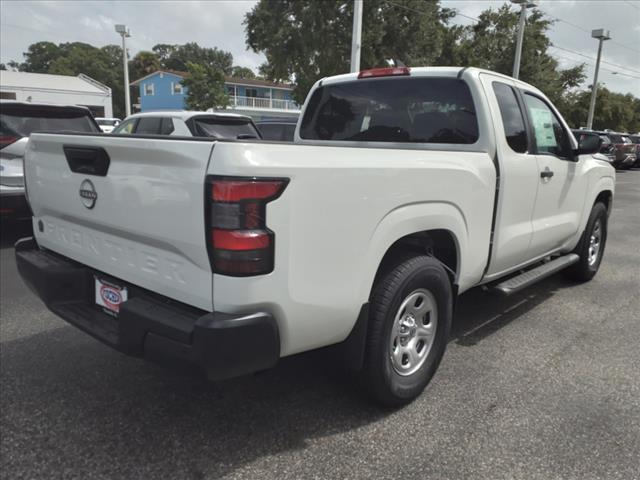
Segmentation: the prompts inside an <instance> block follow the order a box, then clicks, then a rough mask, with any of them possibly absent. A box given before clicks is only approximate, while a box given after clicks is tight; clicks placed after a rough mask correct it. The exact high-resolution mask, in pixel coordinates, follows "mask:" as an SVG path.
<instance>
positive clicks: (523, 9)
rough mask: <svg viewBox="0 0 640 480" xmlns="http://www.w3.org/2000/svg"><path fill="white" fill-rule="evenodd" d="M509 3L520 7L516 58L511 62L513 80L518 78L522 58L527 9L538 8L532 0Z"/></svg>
mask: <svg viewBox="0 0 640 480" xmlns="http://www.w3.org/2000/svg"><path fill="white" fill-rule="evenodd" d="M511 3H514V4H516V5H520V22H519V24H518V40H517V42H516V58H515V59H514V60H513V78H518V77H519V76H520V59H521V57H522V41H523V40H524V26H525V23H526V20H527V8H533V7H537V6H538V2H537V1H534V0H511Z"/></svg>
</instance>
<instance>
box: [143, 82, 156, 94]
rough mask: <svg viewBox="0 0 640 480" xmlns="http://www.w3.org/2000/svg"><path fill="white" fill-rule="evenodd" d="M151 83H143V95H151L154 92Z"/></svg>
mask: <svg viewBox="0 0 640 480" xmlns="http://www.w3.org/2000/svg"><path fill="white" fill-rule="evenodd" d="M154 90H155V89H154V88H153V83H145V84H144V95H145V96H152V95H153V94H154Z"/></svg>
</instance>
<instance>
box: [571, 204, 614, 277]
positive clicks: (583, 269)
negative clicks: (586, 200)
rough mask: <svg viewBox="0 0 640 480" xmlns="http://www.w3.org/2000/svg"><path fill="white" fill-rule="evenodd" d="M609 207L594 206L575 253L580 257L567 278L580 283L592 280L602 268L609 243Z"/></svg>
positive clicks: (602, 205)
mask: <svg viewBox="0 0 640 480" xmlns="http://www.w3.org/2000/svg"><path fill="white" fill-rule="evenodd" d="M607 220H608V215H607V207H606V206H605V205H604V204H602V203H600V202H598V203H596V204H595V205H594V206H593V209H592V210H591V214H590V215H589V220H588V221H587V226H586V228H585V229H584V233H583V234H582V237H581V238H580V242H579V243H578V246H577V247H576V248H575V250H574V253H577V254H578V256H579V257H580V260H578V262H577V263H574V264H573V265H571V266H570V267H569V268H567V269H566V270H565V274H566V275H567V277H569V278H571V279H572V280H576V281H579V282H587V281H589V280H591V279H592V278H593V277H594V275H595V274H596V273H597V272H598V268H600V263H601V262H602V256H603V255H604V247H605V245H606V243H607Z"/></svg>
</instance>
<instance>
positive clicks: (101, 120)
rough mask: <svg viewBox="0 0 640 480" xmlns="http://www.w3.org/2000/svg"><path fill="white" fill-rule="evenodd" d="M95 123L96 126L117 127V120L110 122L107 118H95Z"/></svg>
mask: <svg viewBox="0 0 640 480" xmlns="http://www.w3.org/2000/svg"><path fill="white" fill-rule="evenodd" d="M96 122H97V123H98V125H102V126H103V127H115V126H116V125H118V120H111V119H107V118H96Z"/></svg>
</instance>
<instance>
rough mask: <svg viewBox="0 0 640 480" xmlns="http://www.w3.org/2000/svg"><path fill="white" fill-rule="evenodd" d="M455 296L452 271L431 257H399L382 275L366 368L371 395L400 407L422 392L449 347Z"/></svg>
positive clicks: (372, 302) (364, 373) (364, 375)
mask: <svg viewBox="0 0 640 480" xmlns="http://www.w3.org/2000/svg"><path fill="white" fill-rule="evenodd" d="M452 296H453V294H452V289H451V282H450V281H449V277H448V275H447V272H446V271H445V269H444V268H443V266H442V265H441V264H440V263H439V262H438V261H437V260H435V259H434V258H432V257H428V256H426V255H418V256H412V257H408V258H405V259H403V260H399V261H398V262H397V263H396V264H395V266H393V267H391V268H390V269H389V270H387V272H386V273H385V274H383V275H382V276H381V277H380V279H379V280H378V281H377V282H376V284H375V285H374V287H373V290H372V294H371V299H370V306H369V324H368V332H367V341H366V347H365V358H364V366H363V370H362V372H361V375H362V380H363V383H364V386H365V388H366V390H367V392H368V394H369V396H370V398H372V399H373V400H375V401H376V402H377V403H380V404H382V405H385V406H393V407H396V406H401V405H404V404H407V403H409V402H411V401H412V400H413V399H415V398H416V397H417V396H418V395H420V394H421V393H422V391H423V390H424V388H425V387H426V386H427V384H428V383H429V381H430V380H431V378H432V377H433V375H434V374H435V372H436V370H437V368H438V365H439V364H440V360H441V359H442V355H443V354H444V351H445V348H446V346H447V341H448V338H449V331H450V329H451V317H452V309H453V308H452V307H453V301H452ZM401 307H402V309H401ZM403 311H404V313H403ZM429 331H430V333H429ZM421 342H422V343H421Z"/></svg>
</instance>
